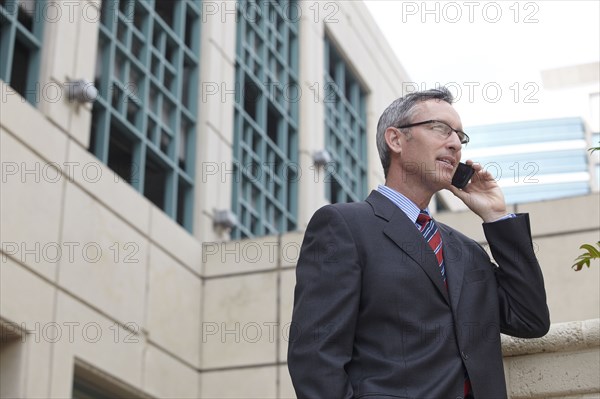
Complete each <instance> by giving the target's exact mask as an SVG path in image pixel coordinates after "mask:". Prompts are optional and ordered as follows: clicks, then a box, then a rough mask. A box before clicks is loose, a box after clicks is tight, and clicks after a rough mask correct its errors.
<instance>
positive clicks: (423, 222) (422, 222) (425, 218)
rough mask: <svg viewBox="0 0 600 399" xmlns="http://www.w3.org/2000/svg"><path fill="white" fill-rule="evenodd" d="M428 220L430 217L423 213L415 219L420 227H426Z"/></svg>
mask: <svg viewBox="0 0 600 399" xmlns="http://www.w3.org/2000/svg"><path fill="white" fill-rule="evenodd" d="M430 220H431V216H429V214H428V213H427V212H425V211H421V213H419V216H418V217H417V223H419V224H420V225H421V226H424V225H426V224H427V223H428V222H429V221H430Z"/></svg>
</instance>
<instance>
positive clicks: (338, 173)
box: [324, 37, 368, 203]
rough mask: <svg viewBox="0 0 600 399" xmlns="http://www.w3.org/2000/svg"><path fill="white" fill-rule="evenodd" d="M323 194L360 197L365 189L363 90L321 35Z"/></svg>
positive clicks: (338, 198) (335, 197)
mask: <svg viewBox="0 0 600 399" xmlns="http://www.w3.org/2000/svg"><path fill="white" fill-rule="evenodd" d="M324 92H325V149H326V150H327V151H328V152H329V154H331V158H332V161H331V162H330V163H329V164H328V165H326V166H325V176H326V181H325V184H326V187H325V194H326V196H327V199H328V200H329V201H330V202H331V203H335V202H354V201H361V200H362V199H363V198H364V197H365V196H366V193H367V184H368V183H367V128H366V119H367V118H366V110H365V101H366V95H365V91H364V90H363V89H362V87H361V85H360V83H359V82H358V79H357V78H356V77H355V75H354V74H353V72H352V71H351V70H350V68H349V67H348V65H347V64H346V62H345V61H344V60H343V59H342V57H341V56H340V54H339V53H338V51H337V50H336V49H335V47H334V44H333V43H332V41H331V40H330V39H329V38H327V37H326V38H325V90H324Z"/></svg>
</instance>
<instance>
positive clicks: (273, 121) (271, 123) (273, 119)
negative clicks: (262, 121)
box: [267, 105, 281, 145]
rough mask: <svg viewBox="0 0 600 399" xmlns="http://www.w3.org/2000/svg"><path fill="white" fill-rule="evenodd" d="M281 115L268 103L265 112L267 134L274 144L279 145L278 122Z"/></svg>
mask: <svg viewBox="0 0 600 399" xmlns="http://www.w3.org/2000/svg"><path fill="white" fill-rule="evenodd" d="M280 120H281V116H280V115H279V112H277V110H276V109H275V108H274V107H273V106H271V105H269V109H268V112H267V135H268V136H269V138H270V139H271V141H273V143H275V145H279V124H280Z"/></svg>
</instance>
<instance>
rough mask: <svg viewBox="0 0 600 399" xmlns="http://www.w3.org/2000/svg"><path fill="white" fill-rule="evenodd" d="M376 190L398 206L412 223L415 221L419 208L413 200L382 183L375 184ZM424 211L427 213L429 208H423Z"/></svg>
mask: <svg viewBox="0 0 600 399" xmlns="http://www.w3.org/2000/svg"><path fill="white" fill-rule="evenodd" d="M377 191H379V192H380V193H381V194H383V195H384V196H385V197H386V198H387V199H389V200H390V201H392V202H393V203H394V204H395V205H396V206H397V207H398V208H400V209H401V210H402V212H404V213H405V214H406V216H408V218H409V219H410V220H411V221H412V222H413V223H415V224H416V223H417V217H419V213H420V212H421V210H420V209H419V207H418V206H417V205H416V204H415V203H414V202H412V201H411V200H409V199H408V198H407V197H406V196H405V195H403V194H401V193H399V192H398V191H396V190H394V189H392V188H389V187H388V186H384V185H383V184H380V185H378V186H377ZM425 211H427V213H429V208H425Z"/></svg>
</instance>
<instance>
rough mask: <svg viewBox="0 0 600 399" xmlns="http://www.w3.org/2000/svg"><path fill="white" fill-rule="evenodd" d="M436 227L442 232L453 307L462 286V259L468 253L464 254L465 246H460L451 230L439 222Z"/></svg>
mask: <svg viewBox="0 0 600 399" xmlns="http://www.w3.org/2000/svg"><path fill="white" fill-rule="evenodd" d="M436 223H437V225H438V228H439V229H440V232H441V233H442V242H443V245H444V247H443V248H444V265H445V267H446V279H447V283H448V293H449V294H450V300H451V304H452V308H453V309H457V308H458V301H459V299H460V293H461V290H462V286H463V276H464V271H465V268H464V260H465V257H466V256H468V254H465V253H464V252H465V250H466V249H465V248H464V247H463V246H461V244H460V242H458V240H457V239H456V237H455V236H454V234H452V230H451V229H450V228H449V227H448V226H446V225H443V224H441V223H439V222H437V221H436Z"/></svg>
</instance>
